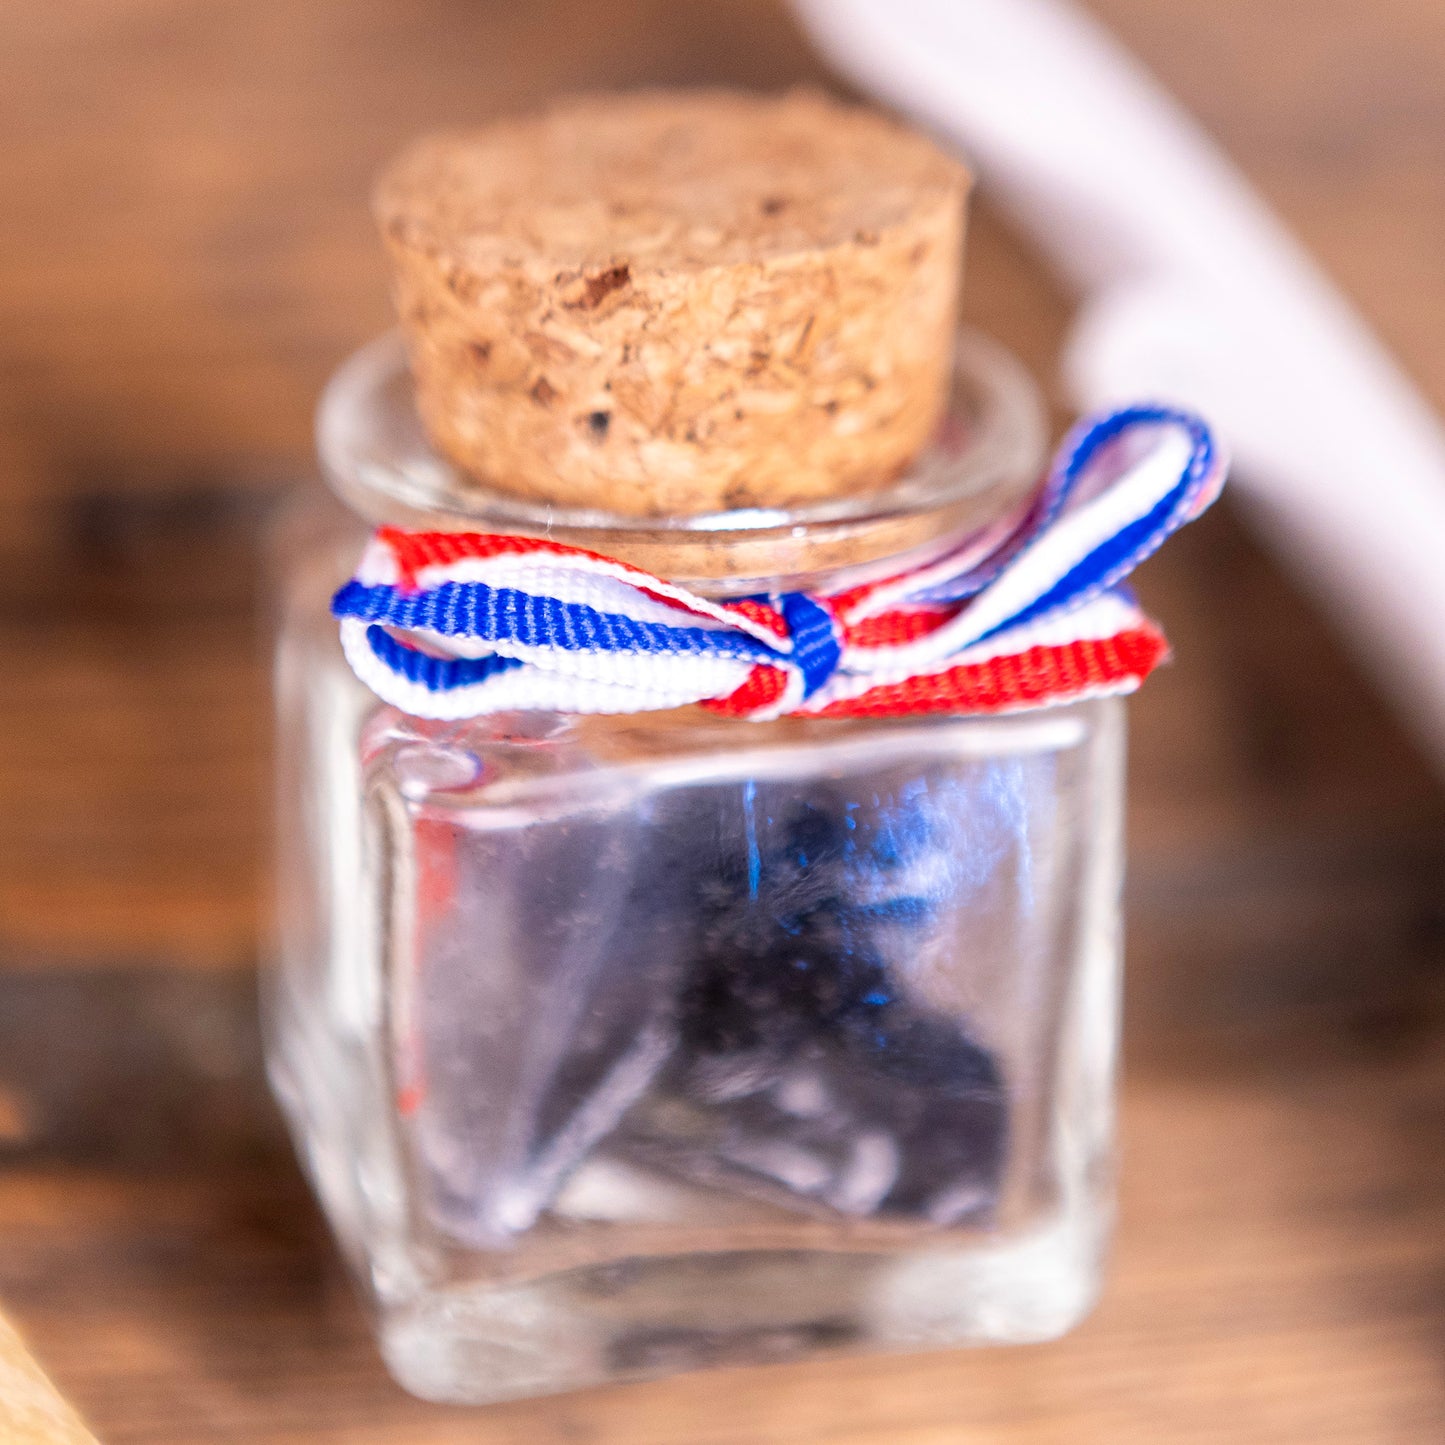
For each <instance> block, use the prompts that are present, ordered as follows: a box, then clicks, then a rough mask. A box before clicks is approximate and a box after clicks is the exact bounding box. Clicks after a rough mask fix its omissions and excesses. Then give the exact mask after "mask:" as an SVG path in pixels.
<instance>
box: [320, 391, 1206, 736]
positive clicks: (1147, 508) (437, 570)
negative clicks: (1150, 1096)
mask: <svg viewBox="0 0 1445 1445" xmlns="http://www.w3.org/2000/svg"><path fill="white" fill-rule="evenodd" d="M1223 478H1224V461H1223V457H1222V455H1221V451H1220V448H1219V447H1218V445H1217V444H1216V442H1215V440H1214V438H1213V437H1212V436H1211V434H1210V432H1209V429H1208V428H1207V427H1206V426H1205V425H1204V424H1203V423H1202V422H1201V421H1199V420H1198V419H1197V418H1196V417H1193V416H1191V415H1189V414H1188V413H1185V412H1181V411H1177V410H1174V409H1172V408H1169V407H1164V406H1133V407H1128V408H1125V409H1122V410H1119V411H1114V412H1110V413H1108V414H1106V415H1103V416H1100V417H1097V418H1093V419H1091V420H1088V421H1085V422H1083V423H1081V424H1080V425H1079V426H1078V427H1076V428H1075V429H1074V430H1073V431H1072V432H1071V433H1070V435H1069V437H1068V438H1067V439H1066V440H1065V442H1064V445H1063V447H1062V448H1061V450H1060V452H1059V455H1058V457H1057V458H1056V460H1055V462H1054V465H1053V467H1052V468H1051V469H1050V471H1049V474H1048V476H1047V477H1046V478H1045V480H1044V482H1043V484H1042V485H1041V487H1040V488H1039V491H1038V493H1037V495H1036V496H1035V498H1034V501H1033V503H1032V505H1031V507H1030V508H1029V511H1028V514H1027V516H1026V517H1025V518H1024V520H1023V521H1022V522H1021V523H1020V524H1019V525H1018V526H1017V527H1016V528H1015V529H1014V530H1013V531H1012V533H1011V534H1009V535H1008V536H1006V538H1005V539H1004V540H1003V541H1002V542H1001V544H997V545H996V542H997V539H996V538H992V537H982V536H975V537H972V538H970V539H968V540H967V541H965V542H964V543H962V544H960V546H958V547H956V548H954V549H952V550H951V551H950V552H949V553H948V555H946V556H945V557H943V558H941V559H938V560H935V561H932V562H930V563H928V564H927V565H926V566H923V567H920V568H916V569H914V570H913V571H910V572H907V573H902V574H900V575H897V576H894V577H890V578H887V579H886V580H884V581H881V582H876V583H873V584H870V585H868V586H863V587H855V588H853V589H851V590H849V591H846V592H835V593H830V594H818V593H808V592H786V593H774V594H770V595H767V596H758V597H746V598H741V599H733V600H728V601H714V600H711V599H709V598H705V597H700V596H697V595H696V594H694V593H692V592H689V591H687V590H686V589H684V588H682V587H678V586H675V585H674V584H672V583H670V582H667V581H664V580H663V579H662V578H660V577H654V576H652V575H651V574H650V573H647V572H643V571H640V570H638V569H637V568H635V567H629V566H626V565H625V564H623V563H621V562H617V561H613V560H611V559H610V558H607V557H601V556H598V555H597V554H596V553H593V552H588V551H584V550H583V549H581V548H578V547H567V546H562V545H560V544H558V543H554V542H546V541H540V540H536V539H533V538H525V537H509V536H496V535H489V534H479V533H466V532H403V531H399V530H396V529H392V528H382V529H381V530H380V531H378V532H377V533H376V534H375V536H374V537H373V539H372V541H371V543H370V544H369V545H368V547H367V549H366V551H365V553H364V555H363V557H362V560H361V564H360V566H359V568H358V570H357V573H356V576H355V577H354V578H353V579H352V580H351V581H350V582H348V583H347V584H346V585H345V586H344V587H342V589H341V590H340V591H339V592H338V593H337V594H336V596H335V598H334V599H333V601H332V611H333V612H334V613H335V615H336V616H337V617H338V618H339V619H340V623H341V641H342V646H343V648H344V650H345V652H346V656H347V659H348V661H349V662H350V664H351V666H352V668H353V669H354V670H355V672H356V674H357V676H358V677H360V678H361V680H362V681H363V682H364V683H366V685H367V686H368V687H370V688H371V689H372V691H374V692H375V693H377V694H378V696H380V697H381V698H383V699H384V700H385V701H387V702H389V703H392V704H394V705H395V706H396V707H399V708H401V709H402V710H403V711H405V712H408V713H411V714H413V715H415V716H418V717H426V718H463V717H473V716H478V715H480V714H483V713H491V712H500V711H505V710H511V709H542V710H547V711H554V712H572V713H631V712H646V711H650V710H654V709H659V708H671V707H679V706H682V705H685V704H689V703H701V704H702V705H704V706H705V707H708V708H711V709H712V710H714V711H716V712H719V713H723V714H726V715H728V716H731V717H739V718H750V719H759V720H761V719H767V718H775V717H780V716H783V715H805V716H816V717H858V716H870V715H886V714H903V713H923V712H948V713H995V712H1008V711H1015V710H1018V709H1022V708H1033V707H1042V706H1045V705H1047V704H1049V703H1054V702H1061V701H1064V700H1067V699H1073V698H1080V697H1087V696H1098V695H1102V694H1108V693H1122V692H1131V691H1133V689H1134V688H1136V687H1137V686H1138V685H1139V684H1140V682H1142V681H1143V679H1144V678H1145V677H1146V676H1147V675H1148V674H1149V673H1150V672H1151V671H1152V670H1153V668H1154V667H1155V666H1156V665H1157V664H1158V663H1159V662H1160V661H1161V660H1162V658H1163V657H1164V656H1165V655H1166V653H1167V650H1168V648H1167V644H1166V643H1165V641H1164V637H1163V635H1162V633H1161V632H1160V631H1159V629H1158V628H1157V627H1155V625H1154V624H1153V623H1152V622H1150V621H1149V620H1148V618H1146V617H1145V616H1144V615H1143V613H1142V612H1141V611H1140V610H1139V608H1138V606H1137V604H1136V603H1135V601H1134V599H1133V596H1132V594H1131V593H1130V592H1129V590H1128V589H1127V588H1126V587H1124V586H1123V585H1121V584H1122V583H1123V579H1124V578H1125V577H1126V576H1127V575H1128V574H1129V573H1130V572H1131V571H1132V570H1133V569H1134V567H1135V566H1137V565H1138V563H1139V562H1141V561H1142V560H1143V559H1144V558H1145V557H1147V556H1149V554H1150V553H1151V552H1153V551H1154V549H1155V548H1156V547H1158V546H1159V545H1160V543H1161V542H1163V541H1164V539H1165V538H1166V537H1168V536H1169V534H1170V533H1171V532H1173V531H1175V530H1176V529H1177V528H1178V527H1180V526H1182V525H1183V524H1184V523H1185V522H1188V521H1190V520H1192V519H1193V518H1194V517H1196V516H1198V515H1199V513H1200V512H1202V511H1203V510H1204V509H1205V508H1206V507H1207V506H1208V505H1209V504H1210V503H1211V502H1212V501H1213V500H1214V498H1215V497H1216V496H1217V495H1218V494H1219V488H1220V486H1221V484H1222V482H1223Z"/></svg>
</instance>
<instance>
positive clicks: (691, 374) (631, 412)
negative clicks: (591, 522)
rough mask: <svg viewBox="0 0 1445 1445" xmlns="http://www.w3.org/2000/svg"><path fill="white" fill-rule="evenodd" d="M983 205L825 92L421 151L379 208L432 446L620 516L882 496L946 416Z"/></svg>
mask: <svg viewBox="0 0 1445 1445" xmlns="http://www.w3.org/2000/svg"><path fill="white" fill-rule="evenodd" d="M968 184H969V177H968V174H967V172H966V171H965V170H964V169H963V168H962V167H961V166H959V165H958V164H957V163H956V162H955V161H953V160H951V159H950V158H948V157H947V156H945V155H944V154H943V153H942V152H940V151H939V150H938V149H937V148H936V147H935V146H933V145H932V144H931V143H930V142H928V141H927V140H924V139H923V138H922V137H920V136H918V135H916V134H913V133H912V132H910V131H907V130H905V129H903V128H901V127H899V126H897V125H894V124H892V123H891V122H889V121H886V120H884V119H883V118H881V117H879V116H877V115H875V114H872V113H870V112H868V111H865V110H861V109H858V108H855V107H848V106H842V105H839V104H836V103H834V102H831V101H829V100H826V99H824V98H823V97H821V96H819V95H815V94H811V93H792V94H788V95H786V96H782V97H762V96H751V95H743V94H735V93H730V92H721V91H705V92H697V91H693V92H666V91H656V92H643V93H639V94H630V95H606V96H595V97H586V98H582V99H577V100H571V101H568V102H565V103H562V104H559V105H557V106H555V107H554V108H552V109H550V110H548V111H546V112H544V113H542V114H540V115H536V116H531V117H527V118H522V119H516V120H508V121H503V122H500V123H497V124H495V125H492V126H489V127H487V128H485V129H483V130H478V131H474V132H469V133H455V134H443V135H437V136H432V137H429V138H426V139H424V140H422V141H420V142H419V143H417V144H416V145H414V146H413V147H412V148H411V149H410V150H408V151H407V152H405V153H404V154H403V155H402V156H401V157H400V158H399V159H398V160H397V161H396V162H395V163H394V164H393V165H392V166H391V167H390V168H389V169H388V170H387V171H386V172H385V173H384V175H383V176H382V178H381V180H380V182H379V184H378V186H377V190H376V196H375V210H376V215H377V219H378V223H379V224H380V226H381V229H382V233H383V236H384V237H385V242H386V247H387V250H388V253H389V256H390V259H391V263H392V266H393V271H394V285H395V293H396V300H397V306H398V310H399V312H400V316H401V323H402V330H403V334H404V336H405V340H406V345H407V351H408V355H409V358H410V362H411V369H412V372H413V375H414V377H415V383H416V401H417V407H418V410H419V411H420V414H421V417H422V420H423V423H424V425H425V427H426V430H427V433H428V435H429V436H430V438H431V440H432V442H433V444H434V445H435V446H436V447H437V448H438V450H439V451H440V452H441V453H442V454H443V455H444V456H445V457H447V458H448V459H449V460H450V461H451V462H453V463H454V464H455V465H456V466H457V467H459V468H460V469H461V470H462V471H463V472H464V473H465V474H468V475H470V476H471V477H472V478H475V479H476V481H477V482H478V484H479V485H480V486H482V487H485V488H487V489H489V490H494V491H502V492H506V493H509V494H511V495H514V496H518V497H522V498H527V499H531V500H533V501H536V502H539V503H546V504H553V505H556V506H560V507H571V508H588V509H595V510H600V511H606V512H609V513H612V514H614V515H618V516H631V517H654V518H655V517H669V516H672V517H685V516H695V515H698V514H704V513H716V512H728V511H735V510H739V509H749V508H772V509H776V508H788V507H796V506H799V505H804V506H806V505H808V504H811V503H817V502H820V501H825V500H828V499H831V498H840V497H848V496H855V495H860V494H868V493H872V492H877V491H879V490H881V489H883V488H885V487H887V486H888V485H889V484H890V483H892V482H893V481H895V480H896V479H897V478H898V477H899V476H900V475H901V474H902V473H903V472H904V471H905V469H906V468H907V467H908V465H909V463H910V462H911V461H912V459H913V458H914V457H915V456H916V455H917V454H918V453H919V452H920V451H921V450H922V449H923V448H924V446H925V444H926V443H927V442H928V441H929V439H930V438H931V437H932V436H933V434H934V432H935V429H936V428H937V426H938V423H939V421H940V418H941V416H942V413H943V410H944V407H945V402H946V399H947V396H948V392H949V386H950V377H951V370H952V351H953V345H954V340H955V336H956V327H957V315H956V313H957V300H958V279H959V274H960V268H961V252H962V245H963V226H964V200H965V197H966V193H967V189H968Z"/></svg>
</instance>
